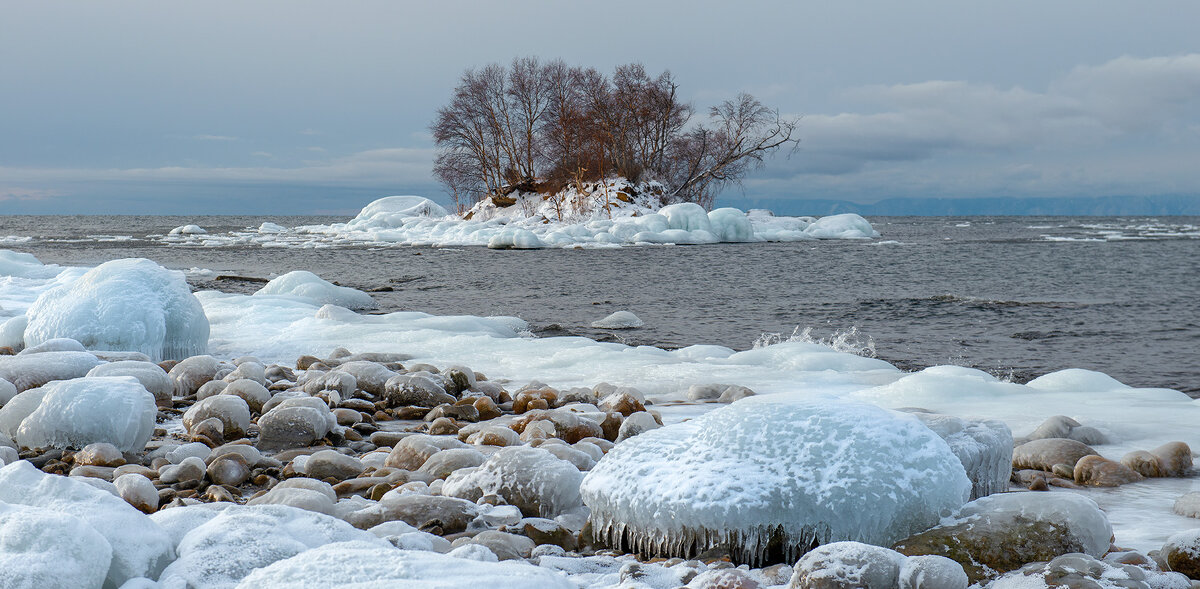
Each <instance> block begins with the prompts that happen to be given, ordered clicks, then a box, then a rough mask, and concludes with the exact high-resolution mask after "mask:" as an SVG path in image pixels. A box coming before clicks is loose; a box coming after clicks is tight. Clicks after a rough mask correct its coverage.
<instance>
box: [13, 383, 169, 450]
mask: <svg viewBox="0 0 1200 589" xmlns="http://www.w3.org/2000/svg"><path fill="white" fill-rule="evenodd" d="M34 394H38V395H41V399H40V401H39V402H38V403H37V405H36V407H35V408H34V409H33V411H32V412H31V413H29V414H28V416H26V417H24V418H23V419H22V420H21V423H20V426H18V427H17V428H16V431H15V432H13V439H14V441H16V442H17V443H18V444H20V445H21V446H24V447H26V448H83V447H84V446H87V445H88V444H93V443H96V442H107V443H109V444H112V445H114V446H116V447H117V448H118V449H119V450H121V451H122V452H141V451H142V450H144V449H145V448H146V442H147V441H149V440H150V436H151V434H153V433H154V418H155V417H156V416H157V415H158V408H157V406H156V405H155V403H154V395H151V394H150V392H149V391H147V390H146V388H145V387H143V386H142V383H140V382H138V380H137V379H136V378H134V377H132V376H102V377H89V378H76V379H72V380H60V381H55V382H52V383H50V384H47V385H45V386H43V387H41V388H40V389H38V390H36V392H35V391H27V392H24V393H21V394H20V395H18V396H17V397H18V398H20V397H22V396H24V395H34ZM31 399H32V397H31ZM0 411H3V410H0ZM6 421H7V420H6Z"/></svg>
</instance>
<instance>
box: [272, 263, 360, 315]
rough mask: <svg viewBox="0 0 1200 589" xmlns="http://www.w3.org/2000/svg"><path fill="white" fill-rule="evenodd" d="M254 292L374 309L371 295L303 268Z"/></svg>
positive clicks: (350, 307)
mask: <svg viewBox="0 0 1200 589" xmlns="http://www.w3.org/2000/svg"><path fill="white" fill-rule="evenodd" d="M254 294H255V295H256V296H257V295H288V296H293V297H299V298H301V299H304V300H306V301H309V302H312V303H314V304H317V305H337V306H339V307H345V308H347V309H374V308H375V306H376V305H375V299H372V298H371V295H369V294H367V293H365V292H363V291H361V290H356V289H353V288H349V287H345V286H338V285H336V284H333V283H331V282H329V281H327V280H324V279H323V278H321V277H320V276H317V275H316V274H313V273H312V272H308V271H305V270H295V271H292V272H288V273H287V274H284V275H283V276H280V277H278V278H274V279H272V280H271V281H270V282H268V283H267V284H266V286H263V287H262V288H260V289H258V291H257V292H255V293H254Z"/></svg>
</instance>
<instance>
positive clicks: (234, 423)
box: [183, 360, 250, 440]
mask: <svg viewBox="0 0 1200 589" xmlns="http://www.w3.org/2000/svg"><path fill="white" fill-rule="evenodd" d="M185 362H186V360H185ZM210 417H215V418H217V419H220V420H221V427H222V431H223V433H224V436H225V439H226V440H234V439H237V438H240V437H242V436H244V435H245V432H246V430H247V428H249V427H250V406H249V405H247V404H246V401H244V400H242V398H241V397H235V396H232V395H216V396H213V397H209V398H207V399H204V400H202V401H198V402H196V404H195V405H192V407H191V408H190V409H188V410H187V412H185V413H184V414H183V427H184V429H186V430H188V432H189V433H191V431H192V427H193V426H194V425H195V424H198V423H200V422H201V421H204V420H205V419H208V418H210Z"/></svg>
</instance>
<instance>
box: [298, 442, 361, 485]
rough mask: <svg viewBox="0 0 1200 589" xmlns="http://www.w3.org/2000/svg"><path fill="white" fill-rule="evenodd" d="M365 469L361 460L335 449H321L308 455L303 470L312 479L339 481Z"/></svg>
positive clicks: (352, 476) (358, 473)
mask: <svg viewBox="0 0 1200 589" xmlns="http://www.w3.org/2000/svg"><path fill="white" fill-rule="evenodd" d="M364 470H366V467H364V466H363V463H362V461H361V460H359V459H357V458H355V457H353V456H347V455H345V454H342V453H341V452H338V451H337V450H321V451H320V452H316V453H314V454H313V455H312V456H309V457H308V462H306V463H305V465H304V472H305V474H307V475H308V476H310V477H312V478H314V479H320V480H325V479H328V478H334V479H337V480H339V481H344V480H346V479H351V478H354V477H356V476H358V475H360V474H362V472H363V471H364Z"/></svg>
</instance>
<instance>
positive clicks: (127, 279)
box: [25, 258, 208, 361]
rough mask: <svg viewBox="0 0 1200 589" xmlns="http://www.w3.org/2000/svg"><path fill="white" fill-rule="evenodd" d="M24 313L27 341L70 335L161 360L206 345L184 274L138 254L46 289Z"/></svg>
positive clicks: (203, 321)
mask: <svg viewBox="0 0 1200 589" xmlns="http://www.w3.org/2000/svg"><path fill="white" fill-rule="evenodd" d="M26 314H27V316H28V317H29V325H28V327H26V329H25V345H27V346H35V345H37V344H39V343H42V342H44V341H46V340H49V339H53V338H59V337H69V338H72V339H75V340H78V341H79V342H80V343H82V344H83V345H84V346H86V347H87V348H88V349H93V350H117V351H134V352H141V353H143V354H146V355H147V356H149V357H151V358H153V359H154V360H155V361H160V360H180V359H183V358H187V357H188V356H194V355H197V354H203V353H204V352H205V349H206V348H207V345H208V319H207V318H206V317H205V315H204V309H202V308H201V307H200V303H199V302H198V301H197V300H196V298H195V297H193V296H192V292H191V289H189V288H188V285H187V282H186V281H185V280H184V278H183V274H181V273H179V272H173V271H170V270H167V269H166V268H163V267H162V266H159V265H158V264H155V263H154V262H151V261H150V260H145V259H140V258H132V259H124V260H113V261H111V262H105V263H103V264H101V265H99V266H97V267H95V268H93V269H91V270H89V271H88V272H87V273H85V274H84V275H83V276H82V277H80V278H79V280H77V281H75V282H74V283H72V284H69V285H67V284H64V285H59V286H56V287H54V288H52V289H50V290H47V291H46V292H43V293H42V294H41V296H39V297H38V298H37V300H36V301H35V302H34V303H33V306H31V307H30V308H29V311H28V312H27V313H26Z"/></svg>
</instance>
